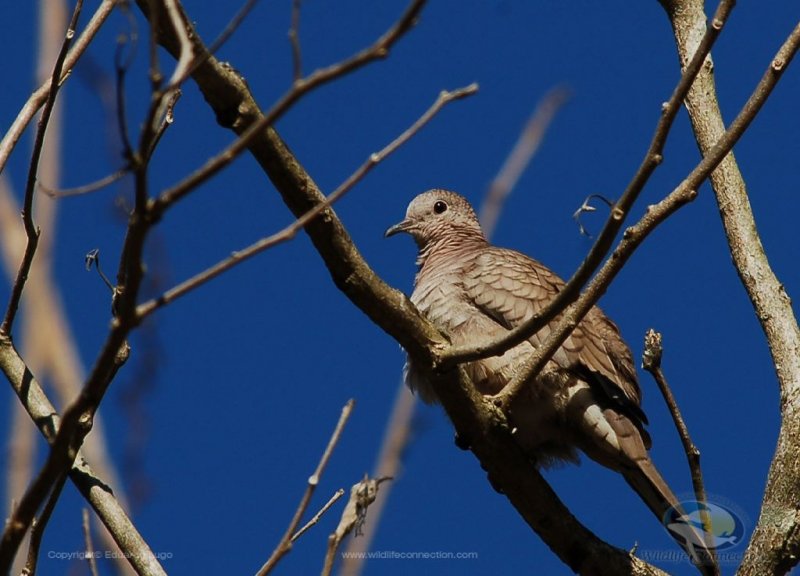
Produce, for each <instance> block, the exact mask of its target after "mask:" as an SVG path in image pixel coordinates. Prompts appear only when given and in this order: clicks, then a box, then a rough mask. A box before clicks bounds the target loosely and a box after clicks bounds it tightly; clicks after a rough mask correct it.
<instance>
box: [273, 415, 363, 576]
mask: <svg viewBox="0 0 800 576" xmlns="http://www.w3.org/2000/svg"><path fill="white" fill-rule="evenodd" d="M354 406H355V400H352V399H351V400H348V401H347V404H345V405H344V408H342V413H341V415H340V416H339V421H338V422H337V423H336V428H334V430H333V434H331V438H330V440H328V445H327V446H326V447H325V451H324V452H323V453H322V458H320V460H319V463H318V464H317V468H316V470H314V473H313V474H312V475H311V476H310V477H309V478H308V485H307V486H306V490H305V492H304V493H303V497H302V498H301V499H300V504H299V505H298V506H297V510H295V513H294V517H293V518H292V521H291V522H289V527H288V528H287V529H286V532H285V533H284V535H283V538H281V541H280V542H279V543H278V546H277V547H276V548H275V551H274V552H273V553H272V555H271V556H270V557H269V559H267V561H266V562H265V563H264V565H263V566H262V567H261V569H260V570H259V571H258V572H257V576H264V574H267V573H268V572H269V571H270V570H272V569H273V568H274V567H275V565H276V564H277V563H278V562H279V561H280V559H281V558H283V557H284V556H285V555H286V554H288V553H289V550H291V549H292V542H293V541H294V540H293V536H294V535H295V533H296V532H297V527H298V526H299V525H300V520H302V519H303V514H305V512H306V509H307V508H308V505H309V504H310V503H311V497H312V496H313V495H314V491H315V490H316V489H317V485H319V479H320V477H321V476H322V473H323V472H324V471H325V468H326V466H327V465H328V460H330V459H331V454H333V449H334V448H335V447H336V445H337V444H338V443H339V438H341V436H342V431H343V430H344V427H345V425H346V424H347V421H348V420H349V419H350V414H351V413H352V412H353V407H354Z"/></svg>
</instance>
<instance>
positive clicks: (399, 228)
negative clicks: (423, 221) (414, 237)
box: [383, 219, 413, 238]
mask: <svg viewBox="0 0 800 576" xmlns="http://www.w3.org/2000/svg"><path fill="white" fill-rule="evenodd" d="M412 226H413V225H412V223H411V222H410V221H409V220H408V219H406V220H403V221H402V222H398V223H397V224H395V225H394V226H392V227H391V228H389V229H388V230H386V232H384V233H383V237H384V238H388V237H389V236H394V235H395V234H399V233H400V232H409V231H410V230H411V227H412Z"/></svg>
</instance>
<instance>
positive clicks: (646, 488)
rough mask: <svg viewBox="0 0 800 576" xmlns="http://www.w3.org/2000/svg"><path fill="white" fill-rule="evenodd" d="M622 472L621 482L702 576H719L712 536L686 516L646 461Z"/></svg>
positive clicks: (655, 471)
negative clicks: (647, 510) (638, 499)
mask: <svg viewBox="0 0 800 576" xmlns="http://www.w3.org/2000/svg"><path fill="white" fill-rule="evenodd" d="M637 464H638V466H637V467H636V468H629V469H627V470H624V471H623V475H624V476H625V480H626V481H627V482H628V484H629V485H630V486H631V488H633V489H634V490H635V491H636V493H637V494H639V497H640V498H641V499H642V500H643V501H644V503H645V504H647V507H648V508H650V510H651V511H652V512H653V514H655V515H656V517H657V518H658V520H659V522H661V523H662V524H663V525H664V527H666V528H667V531H668V532H669V533H670V535H671V536H672V537H673V539H674V540H675V541H676V542H677V543H678V544H679V545H680V546H681V548H683V549H684V550H685V551H686V553H687V554H688V555H689V558H690V559H691V561H692V563H693V564H695V565H696V566H697V567H698V569H699V570H700V571H701V572H702V573H703V574H704V575H706V576H716V575H718V574H719V572H718V570H717V568H716V563H715V561H714V556H713V552H712V550H713V544H712V536H711V534H710V533H709V531H708V530H704V529H703V527H702V526H698V525H697V523H696V521H695V522H692V519H690V517H689V516H688V515H687V514H686V512H685V510H684V509H683V507H682V506H681V504H680V502H679V501H678V499H677V498H676V497H675V494H673V493H672V490H670V488H669V486H668V485H667V483H666V482H665V481H664V479H663V478H662V477H661V474H659V473H658V470H656V467H655V466H654V465H653V463H652V462H651V461H650V459H649V458H648V459H647V460H639V461H638V462H637Z"/></svg>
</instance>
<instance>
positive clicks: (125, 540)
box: [0, 335, 165, 576]
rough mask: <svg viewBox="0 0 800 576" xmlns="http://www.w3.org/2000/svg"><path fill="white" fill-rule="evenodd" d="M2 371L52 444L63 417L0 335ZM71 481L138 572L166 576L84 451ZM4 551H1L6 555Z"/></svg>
mask: <svg viewBox="0 0 800 576" xmlns="http://www.w3.org/2000/svg"><path fill="white" fill-rule="evenodd" d="M0 370H2V372H3V374H4V375H5V376H6V378H7V379H8V381H9V382H10V383H11V386H12V388H13V389H14V392H15V393H16V394H17V396H18V397H19V399H20V401H21V402H22V404H23V406H24V407H25V410H26V411H27V412H28V414H30V416H31V420H32V421H33V422H35V423H36V426H37V427H38V428H39V430H40V431H41V433H42V435H43V436H44V437H45V439H46V440H47V441H48V443H49V444H51V445H52V444H53V443H54V442H55V440H56V438H57V434H58V431H59V428H60V425H61V418H59V416H58V413H57V411H56V409H55V407H54V406H53V404H52V403H51V402H50V400H49V399H48V398H47V396H46V395H45V394H44V392H43V391H42V388H41V386H40V385H39V383H38V382H37V380H36V378H35V377H34V376H33V374H32V373H31V371H30V370H29V369H28V367H27V366H26V365H25V363H24V362H23V361H22V358H21V357H20V356H19V354H18V353H17V351H16V350H15V349H14V344H13V343H12V342H11V340H10V339H8V337H4V336H2V335H0ZM69 476H70V480H71V481H72V483H73V484H74V485H75V486H76V487H77V488H78V490H79V491H80V492H81V494H82V495H83V497H84V498H85V499H86V500H87V501H88V502H89V504H91V506H92V508H93V509H94V510H95V512H96V513H97V515H98V517H99V518H100V519H101V521H102V522H103V524H104V525H105V526H106V528H108V530H109V532H110V533H111V535H112V536H113V538H114V541H115V542H116V543H117V544H118V545H119V546H120V548H121V549H122V550H123V551H124V552H125V555H126V558H127V559H128V561H129V562H130V563H131V564H132V565H133V566H134V568H135V569H136V571H137V573H139V574H146V575H153V576H164V574H165V572H164V570H163V569H162V568H161V566H160V565H159V563H158V561H157V560H156V558H155V555H154V554H153V552H152V551H151V550H150V548H149V547H148V546H147V543H146V542H145V541H144V539H143V538H142V537H141V535H140V534H139V532H138V531H137V530H136V527H135V526H134V525H133V523H132V522H131V520H130V518H128V516H127V514H126V513H125V511H124V509H123V508H122V506H121V505H120V503H119V501H117V499H116V498H115V497H114V494H113V493H112V491H111V489H110V487H109V485H108V484H107V483H106V482H105V481H104V479H103V478H100V477H98V476H97V474H95V472H94V471H93V470H92V468H91V467H90V466H89V463H88V462H87V457H85V456H84V455H83V453H82V452H81V451H78V456H77V457H76V458H75V463H74V465H73V467H72V469H71V470H70V473H69ZM3 555H4V552H2V553H0V556H3Z"/></svg>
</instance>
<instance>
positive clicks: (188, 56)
mask: <svg viewBox="0 0 800 576" xmlns="http://www.w3.org/2000/svg"><path fill="white" fill-rule="evenodd" d="M164 5H165V6H166V9H167V10H166V11H167V15H168V16H169V19H170V23H171V24H172V27H173V29H174V30H175V36H176V37H177V38H178V42H179V43H180V55H179V56H178V63H177V64H176V65H175V70H173V71H172V76H171V77H170V79H169V82H168V85H167V89H166V90H167V91H170V90H172V89H174V88H177V87H178V86H179V85H180V84H181V82H183V81H184V80H185V79H186V78H187V77H188V74H189V71H190V69H191V66H192V62H193V61H194V44H193V43H192V41H191V39H190V38H189V34H188V32H187V31H186V26H184V23H183V18H182V17H181V10H179V9H178V0H164Z"/></svg>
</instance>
